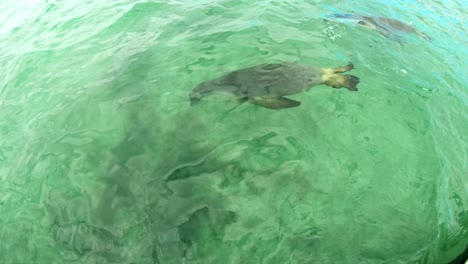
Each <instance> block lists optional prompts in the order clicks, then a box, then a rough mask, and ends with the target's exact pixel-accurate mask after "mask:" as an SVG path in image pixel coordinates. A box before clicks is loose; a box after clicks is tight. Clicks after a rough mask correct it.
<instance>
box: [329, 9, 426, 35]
mask: <svg viewBox="0 0 468 264" xmlns="http://www.w3.org/2000/svg"><path fill="white" fill-rule="evenodd" d="M328 17H329V18H336V19H345V20H348V21H352V22H355V23H356V24H358V25H360V26H362V27H365V28H369V29H373V30H376V31H378V32H379V33H380V34H382V35H384V36H385V37H387V38H391V39H394V40H397V41H399V42H401V40H400V36H398V34H401V33H404V34H416V35H419V36H421V37H423V38H424V39H425V40H428V41H431V38H430V37H429V36H427V35H426V34H425V33H423V32H420V31H418V30H417V29H416V28H414V27H413V26H412V25H410V24H407V23H404V22H401V21H399V20H396V19H392V18H388V17H380V16H364V15H357V14H347V13H335V14H331V15H329V16H328Z"/></svg>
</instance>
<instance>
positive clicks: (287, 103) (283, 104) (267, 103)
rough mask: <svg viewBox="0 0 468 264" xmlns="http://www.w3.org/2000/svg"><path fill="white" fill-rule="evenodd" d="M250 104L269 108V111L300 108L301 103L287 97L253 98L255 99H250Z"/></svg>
mask: <svg viewBox="0 0 468 264" xmlns="http://www.w3.org/2000/svg"><path fill="white" fill-rule="evenodd" d="M249 102H250V103H252V104H255V105H258V106H262V107H265V108H269V109H281V108H291V107H298V106H299V105H300V104H301V102H299V101H295V100H291V99H288V98H285V97H275V98H264V97H253V98H249Z"/></svg>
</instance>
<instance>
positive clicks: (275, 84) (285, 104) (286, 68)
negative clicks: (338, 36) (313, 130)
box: [190, 63, 359, 109]
mask: <svg viewBox="0 0 468 264" xmlns="http://www.w3.org/2000/svg"><path fill="white" fill-rule="evenodd" d="M353 68H354V66H353V64H352V63H349V64H348V65H346V66H343V67H339V68H318V67H314V66H310V65H301V64H296V63H276V64H261V65H257V66H253V67H250V68H246V69H241V70H237V71H233V72H231V73H229V74H227V75H225V76H223V77H220V78H217V79H213V80H209V81H205V82H202V83H200V84H199V85H197V86H196V87H195V88H194V89H193V91H192V93H191V94H190V104H191V105H194V104H195V103H197V102H199V101H200V99H201V98H203V97H205V96H208V95H212V94H215V93H224V94H228V95H231V96H233V97H234V98H235V99H236V100H237V101H238V102H239V103H242V102H250V103H252V104H255V105H259V106H262V107H266V108H270V109H280V108H290V107H297V106H299V105H300V104H301V103H300V102H298V101H294V100H291V99H288V98H285V97H284V96H288V95H293V94H297V93H300V92H302V91H306V90H309V89H310V88H312V87H313V86H316V85H319V84H325V85H328V86H330V87H333V88H342V87H343V88H347V89H348V90H350V91H357V87H356V86H357V84H358V83H359V78H358V77H356V76H353V75H348V74H345V75H340V74H338V73H343V72H347V71H350V70H352V69H353Z"/></svg>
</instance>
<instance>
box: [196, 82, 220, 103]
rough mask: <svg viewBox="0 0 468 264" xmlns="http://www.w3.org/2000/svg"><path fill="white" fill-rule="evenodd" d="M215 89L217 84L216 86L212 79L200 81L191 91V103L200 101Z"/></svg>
mask: <svg viewBox="0 0 468 264" xmlns="http://www.w3.org/2000/svg"><path fill="white" fill-rule="evenodd" d="M215 90H216V86H214V85H213V84H212V83H211V82H210V81H207V82H202V83H200V84H199V85H197V86H196V87H195V88H193V90H192V92H191V93H190V105H195V104H197V103H199V102H200V101H201V99H202V98H203V97H206V96H208V95H210V94H211V93H213V91H215Z"/></svg>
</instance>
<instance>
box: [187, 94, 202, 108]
mask: <svg viewBox="0 0 468 264" xmlns="http://www.w3.org/2000/svg"><path fill="white" fill-rule="evenodd" d="M201 98H202V96H201V94H200V93H197V92H193V93H191V94H190V105H191V106H193V105H196V104H197V103H199V102H200V101H201Z"/></svg>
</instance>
